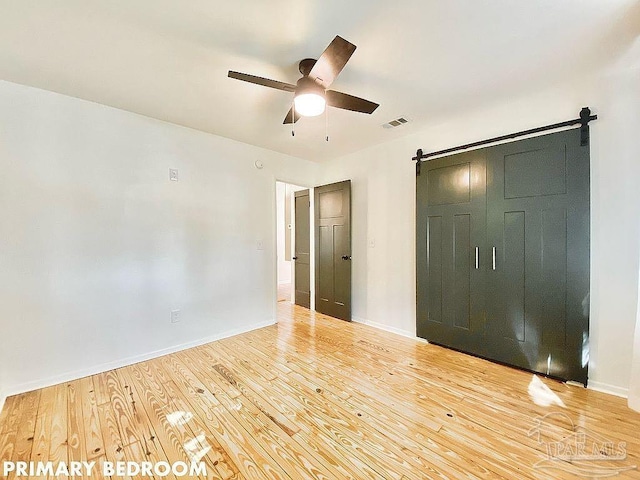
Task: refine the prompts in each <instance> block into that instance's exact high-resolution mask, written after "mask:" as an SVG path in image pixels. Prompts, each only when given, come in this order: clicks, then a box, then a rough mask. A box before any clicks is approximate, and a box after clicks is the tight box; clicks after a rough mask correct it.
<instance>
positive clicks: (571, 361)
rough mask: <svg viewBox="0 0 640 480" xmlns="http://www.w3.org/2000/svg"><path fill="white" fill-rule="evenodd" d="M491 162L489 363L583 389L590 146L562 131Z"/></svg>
mask: <svg viewBox="0 0 640 480" xmlns="http://www.w3.org/2000/svg"><path fill="white" fill-rule="evenodd" d="M487 161H488V163H487V164H488V170H487V181H488V183H487V205H488V209H487V232H488V244H487V247H488V250H489V253H490V255H491V259H490V261H491V268H490V269H489V270H488V277H487V280H488V282H487V286H488V289H487V294H488V295H487V303H486V306H487V324H486V326H487V337H486V339H487V348H488V349H489V350H488V352H489V356H490V357H491V358H493V359H496V360H499V361H503V362H507V363H510V364H513V365H517V366H519V367H523V368H526V369H529V370H533V371H537V372H542V373H545V374H548V375H553V376H556V377H559V378H564V379H571V380H576V381H580V382H582V383H586V380H587V368H586V359H587V358H588V343H587V339H588V335H589V147H587V146H585V147H581V146H580V132H579V130H577V129H576V130H568V131H564V132H559V133H554V134H551V135H544V136H542V137H536V138H531V139H526V140H521V141H518V142H513V143H507V144H504V145H499V146H496V147H492V148H488V149H487ZM494 258H495V260H494Z"/></svg>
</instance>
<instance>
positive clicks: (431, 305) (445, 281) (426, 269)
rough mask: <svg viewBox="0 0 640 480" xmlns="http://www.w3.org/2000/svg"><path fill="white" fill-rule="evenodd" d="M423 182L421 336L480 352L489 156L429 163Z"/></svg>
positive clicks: (467, 155) (419, 252) (420, 202)
mask: <svg viewBox="0 0 640 480" xmlns="http://www.w3.org/2000/svg"><path fill="white" fill-rule="evenodd" d="M417 182H418V185H417V186H418V188H417V201H418V205H419V208H418V210H417V215H418V217H417V237H418V238H417V245H418V248H417V250H416V252H417V262H418V277H417V282H418V285H417V287H418V298H417V302H418V308H417V313H418V318H417V322H418V324H417V331H418V336H420V337H423V338H427V339H429V340H430V341H432V342H435V343H439V344H443V345H451V346H455V347H456V348H459V349H462V350H467V351H474V350H476V349H477V348H478V346H479V345H482V341H483V337H484V293H483V292H484V275H485V273H484V272H485V270H484V268H483V267H484V266H485V265H484V262H485V261H486V259H483V258H481V255H482V252H483V250H484V245H485V224H486V220H485V212H486V207H485V205H486V200H485V183H486V182H485V158H484V152H483V151H474V152H468V153H461V154H458V155H454V156H450V157H446V158H440V159H436V160H432V161H430V162H427V163H426V164H424V165H423V167H422V173H421V175H420V176H419V177H417Z"/></svg>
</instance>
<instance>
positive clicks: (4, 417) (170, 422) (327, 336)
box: [0, 302, 640, 480]
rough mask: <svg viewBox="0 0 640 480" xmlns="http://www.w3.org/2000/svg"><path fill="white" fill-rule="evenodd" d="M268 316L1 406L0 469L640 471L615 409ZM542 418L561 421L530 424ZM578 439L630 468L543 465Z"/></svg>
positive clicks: (404, 475)
mask: <svg viewBox="0 0 640 480" xmlns="http://www.w3.org/2000/svg"><path fill="white" fill-rule="evenodd" d="M278 309H279V323H278V324H277V325H274V326H271V327H267V328H262V329H260V330H255V331H252V332H249V333H246V334H243V335H239V336H236V337H232V338H228V339H225V340H221V341H218V342H214V343H211V344H208V345H205V346H202V347H198V348H193V349H190V350H187V351H183V352H180V353H176V354H172V355H168V356H165V357H161V358H158V359H155V360H152V361H148V362H143V363H139V364H136V365H133V366H130V367H126V368H120V369H117V370H113V371H110V372H106V373H103V374H100V375H95V376H93V377H88V378H83V379H80V380H76V381H73V382H69V383H65V384H62V385H57V386H54V387H49V388H45V389H42V390H38V391H34V392H30V393H26V394H23V395H19V396H15V397H11V398H9V399H7V402H6V406H5V408H4V410H3V411H2V414H1V415H0V460H14V461H49V460H51V461H54V462H59V461H68V460H69V461H73V460H97V461H104V460H108V461H118V460H128V461H135V462H142V461H160V460H164V461H169V462H175V461H189V460H190V459H194V458H195V459H197V458H200V457H201V458H202V460H203V461H204V462H206V464H207V465H208V472H209V477H210V478H224V479H227V478H236V479H242V478H246V479H249V478H252V479H253V478H256V479H263V478H269V479H306V478H322V479H332V480H334V479H348V478H352V479H368V478H373V479H383V478H386V479H414V478H453V479H459V478H487V479H495V478H505V479H528V478H575V476H574V474H573V473H568V472H567V471H566V470H567V469H572V468H573V469H575V468H580V469H582V470H580V471H581V472H583V473H584V472H587V473H588V472H592V471H594V469H598V470H599V471H600V472H602V471H605V470H603V469H607V468H618V469H624V468H628V467H633V466H635V465H640V414H637V413H634V412H633V411H631V410H629V409H628V408H627V407H626V404H625V401H624V400H623V399H620V398H616V397H612V396H608V395H605V394H601V393H598V392H593V391H590V390H585V389H583V388H580V387H574V386H568V385H564V384H562V383H559V382H555V381H552V380H548V379H544V378H538V377H534V376H533V375H532V374H530V373H526V372H522V371H518V370H514V369H510V368H507V367H503V366H499V365H495V364H492V363H489V362H486V361H483V360H480V359H477V358H473V357H470V356H467V355H463V354H460V353H457V352H453V351H449V350H447V349H443V348H440V347H437V346H433V345H427V344H425V343H422V342H418V341H414V340H411V339H407V338H404V337H399V336H396V335H393V334H390V333H385V332H381V331H379V330H375V329H373V328H370V327H367V326H363V325H359V324H354V323H346V322H342V321H339V320H334V319H331V318H328V317H325V316H323V315H319V314H313V313H312V312H309V311H308V310H305V309H302V308H298V307H292V306H291V305H290V304H289V303H288V302H280V303H279V304H278ZM536 402H537V403H538V404H537V403H536ZM549 402H551V404H550V405H549V406H542V405H539V404H545V403H547V404H549ZM551 412H562V413H563V414H565V415H564V416H563V415H561V414H558V413H554V414H552V415H551V416H549V417H547V418H540V417H541V416H543V415H545V414H549V413H551ZM571 422H575V426H576V428H575V429H572V427H571V426H570V424H571ZM584 432H587V433H586V435H582V436H578V435H581V434H584ZM576 438H577V439H578V440H579V441H583V440H585V439H586V441H589V439H593V438H595V439H597V441H598V442H600V443H601V444H600V446H599V447H598V448H599V449H600V450H602V451H608V452H609V453H610V454H611V455H615V453H616V449H617V448H618V442H626V447H625V448H626V452H627V458H626V459H624V460H618V461H608V462H603V461H601V460H598V461H588V460H584V461H582V462H576V463H575V464H574V465H570V464H568V463H567V462H561V461H546V462H545V458H546V451H547V450H546V448H547V446H548V445H551V444H552V443H551V442H555V441H557V440H564V441H565V443H566V442H569V443H570V442H572V441H574V440H575V439H576ZM607 441H608V442H610V443H608V444H607V443H606V442H607ZM587 453H591V447H590V446H589V447H588V452H587ZM541 461H542V462H543V463H542V465H538V466H537V467H535V466H534V465H535V464H536V463H537V462H541ZM0 465H1V463H0ZM540 466H550V467H552V469H541V468H539V467H540ZM589 469H591V470H589ZM575 471H576V470H574V472H575ZM605 473H606V471H605ZM639 477H640V474H639V471H638V470H637V469H634V470H628V471H625V472H623V473H622V474H621V475H619V476H616V477H614V478H639ZM10 478H11V477H10ZM94 478H99V477H94ZM118 478H120V477H118Z"/></svg>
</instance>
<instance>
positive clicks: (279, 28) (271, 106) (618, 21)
mask: <svg viewBox="0 0 640 480" xmlns="http://www.w3.org/2000/svg"><path fill="white" fill-rule="evenodd" d="M637 7H638V0H528V1H524V0H522V1H515V0H397V1H394V2H391V1H388V0H376V1H373V0H340V1H336V0H234V1H211V0H209V1H205V0H189V1H187V2H185V1H179V0H134V1H132V0H102V1H98V0H0V78H2V79H4V80H8V81H11V82H16V83H21V84H25V85H31V86H35V87H39V88H43V89H46V90H52V91H55V92H59V93H63V94H66V95H70V96H74V97H78V98H82V99H86V100H91V101H94V102H98V103H102V104H105V105H110V106H113V107H116V108H121V109H124V110H129V111H132V112H136V113H139V114H142V115H146V116H149V117H153V118H157V119H161V120H165V121H168V122H172V123H176V124H179V125H184V126H187V127H191V128H195V129H198V130H203V131H206V132H211V133H214V134H217V135H222V136H225V137H229V138H233V139H236V140H239V141H242V142H245V143H249V144H253V145H258V146H261V147H265V148H268V149H271V150H275V151H279V152H283V153H287V154H290V155H294V156H298V157H301V158H307V159H310V160H315V161H322V160H327V159H331V158H335V157H338V156H340V155H343V154H346V153H350V152H353V151H356V150H359V149H362V148H365V147H368V146H370V145H373V144H376V143H381V142H385V141H388V140H391V139H394V138H397V137H399V136H402V135H406V134H409V133H412V132H414V131H415V130H416V129H418V128H419V127H420V126H421V125H425V124H426V123H431V122H433V121H434V119H437V118H442V117H443V116H446V115H450V114H454V113H459V112H463V111H465V110H468V109H474V108H478V107H481V106H483V105H486V104H489V103H492V102H498V101H503V100H505V99H508V98H511V97H514V96H517V95H521V94H524V93H527V92H532V91H537V90H541V89H543V88H546V87H549V86H551V85H553V84H555V83H558V82H563V81H567V80H570V79H571V78H574V77H575V76H578V75H584V74H586V73H589V72H592V71H594V70H596V69H599V68H602V66H603V65H605V64H606V63H607V62H609V61H611V60H612V58H614V57H615V56H616V55H617V54H618V53H619V52H620V51H621V50H622V49H623V48H624V47H625V45H626V44H627V43H629V42H630V41H632V38H630V36H633V35H634V34H635V35H637V33H638V32H637V31H635V32H634V31H633V30H632V29H629V27H628V25H626V26H625V24H626V23H628V22H629V16H628V15H629V12H630V11H631V9H633V12H634V18H636V17H637V11H638V8H637ZM625 15H627V17H626V20H625V18H624V16H625ZM625 32H626V33H625ZM337 34H338V35H341V36H342V37H344V38H346V39H347V40H349V41H351V42H352V43H354V44H356V45H357V47H358V49H357V50H356V52H355V53H354V55H353V57H351V60H350V61H349V63H348V64H347V66H346V67H345V69H344V70H343V72H342V73H341V74H340V76H339V77H338V79H337V80H336V81H335V82H334V84H333V85H332V88H333V89H335V90H340V91H343V92H346V93H350V94H353V95H356V96H360V97H364V98H367V99H369V100H372V101H375V102H377V103H380V104H381V106H380V107H379V108H378V110H377V111H376V112H375V113H374V114H373V115H364V114H359V113H354V112H347V111H342V110H337V109H333V108H332V109H330V110H329V135H330V137H331V139H330V142H328V143H327V142H325V141H324V136H325V134H324V131H325V119H324V117H317V118H305V119H302V120H301V121H300V122H298V124H297V125H296V136H295V137H292V136H291V127H290V126H285V125H282V120H283V118H284V116H285V114H286V112H287V110H288V109H289V107H290V105H291V101H292V98H291V96H292V94H288V93H285V92H281V91H278V90H273V89H269V88H265V87H261V86H257V85H251V84H248V83H245V82H240V81H237V80H232V79H229V78H227V71H228V70H230V69H231V70H237V71H241V72H246V73H250V74H253V75H258V76H263V77H269V78H273V79H275V80H281V81H285V82H289V83H295V81H296V80H297V79H298V78H299V76H300V75H299V73H298V70H297V65H298V62H299V61H300V60H301V59H302V58H305V57H313V58H317V57H318V56H319V55H320V54H321V53H322V51H323V50H324V48H325V47H326V46H327V44H328V43H329V42H330V41H331V40H332V39H333V37H334V36H335V35H337ZM398 116H405V117H406V118H408V119H410V120H411V123H410V124H408V125H405V126H402V127H398V128H396V129H392V130H386V129H383V128H382V127H381V125H382V124H383V123H386V122H388V121H389V120H392V119H394V118H396V117H398Z"/></svg>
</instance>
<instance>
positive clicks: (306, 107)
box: [293, 77, 327, 117]
mask: <svg viewBox="0 0 640 480" xmlns="http://www.w3.org/2000/svg"><path fill="white" fill-rule="evenodd" d="M293 104H294V106H295V109H296V112H297V113H298V114H300V115H302V116H303V117H315V116H318V115H320V114H321V113H322V112H324V109H325V106H326V104H327V100H326V98H325V91H324V88H323V87H322V85H319V84H317V83H316V82H314V81H313V80H311V79H310V78H309V77H302V78H301V79H300V80H298V84H297V86H296V94H295V97H294V98H293Z"/></svg>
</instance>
